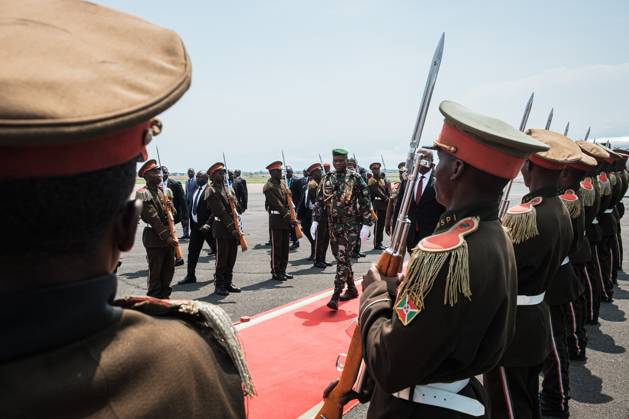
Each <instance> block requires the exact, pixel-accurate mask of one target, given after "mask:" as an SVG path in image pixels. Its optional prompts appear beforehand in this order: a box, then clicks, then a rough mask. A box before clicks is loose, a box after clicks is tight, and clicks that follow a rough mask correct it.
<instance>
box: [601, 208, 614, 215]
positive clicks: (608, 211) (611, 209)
mask: <svg viewBox="0 0 629 419" xmlns="http://www.w3.org/2000/svg"><path fill="white" fill-rule="evenodd" d="M603 212H604V213H605V214H611V213H612V212H614V209H613V208H610V209H606V210H605V211H603Z"/></svg>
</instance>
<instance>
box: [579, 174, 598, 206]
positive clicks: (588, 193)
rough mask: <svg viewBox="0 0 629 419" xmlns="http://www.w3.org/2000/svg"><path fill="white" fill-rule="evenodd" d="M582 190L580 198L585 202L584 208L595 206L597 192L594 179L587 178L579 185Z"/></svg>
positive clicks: (580, 190)
mask: <svg viewBox="0 0 629 419" xmlns="http://www.w3.org/2000/svg"><path fill="white" fill-rule="evenodd" d="M579 186H581V188H580V189H579V196H580V198H581V199H582V200H583V206H585V207H591V206H592V205H594V200H595V199H596V191H595V190H594V185H593V184H592V178H589V177H586V178H585V179H583V180H582V181H581V183H579Z"/></svg>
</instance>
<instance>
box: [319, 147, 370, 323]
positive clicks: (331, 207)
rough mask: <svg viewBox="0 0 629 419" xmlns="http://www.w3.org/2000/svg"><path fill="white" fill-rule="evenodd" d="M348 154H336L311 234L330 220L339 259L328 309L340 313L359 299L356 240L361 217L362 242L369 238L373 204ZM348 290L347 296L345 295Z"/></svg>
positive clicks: (334, 250) (337, 151)
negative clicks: (343, 304)
mask: <svg viewBox="0 0 629 419" xmlns="http://www.w3.org/2000/svg"><path fill="white" fill-rule="evenodd" d="M347 154H348V151H347V150H346V149H344V148H337V149H334V150H332V157H333V164H334V169H335V171H334V172H333V173H328V174H327V175H325V177H324V178H323V180H322V181H321V184H320V185H319V190H318V192H317V202H316V204H315V208H314V210H313V217H312V218H313V220H314V222H313V223H312V226H311V227H310V234H312V235H313V236H315V238H316V234H317V227H318V225H319V222H321V221H323V220H324V219H326V220H327V221H328V228H329V231H330V245H331V246H332V253H333V254H334V257H335V258H336V277H335V279H334V293H333V294H332V298H331V299H330V301H329V302H328V304H327V306H328V307H329V308H330V309H332V310H337V309H338V302H339V300H341V301H347V300H350V299H352V298H356V297H358V290H357V289H356V286H355V285H354V272H353V271H352V258H351V252H352V249H353V247H354V246H355V243H356V240H357V239H358V238H357V237H356V220H357V218H358V217H360V226H361V227H360V233H359V236H360V238H361V239H366V238H367V237H369V227H370V226H371V215H370V212H371V204H370V202H369V190H368V187H367V184H366V183H365V181H364V180H363V179H362V178H361V177H360V175H358V173H356V172H355V171H353V170H347ZM346 286H347V290H346V291H345V293H344V294H343V295H341V292H342V291H343V288H345V287H346Z"/></svg>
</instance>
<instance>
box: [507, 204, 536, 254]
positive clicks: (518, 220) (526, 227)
mask: <svg viewBox="0 0 629 419" xmlns="http://www.w3.org/2000/svg"><path fill="white" fill-rule="evenodd" d="M542 201H543V198H542V197H541V196H536V197H535V198H533V199H531V200H530V201H529V202H525V203H524V204H520V205H516V206H514V207H511V208H509V209H508V210H507V212H506V213H505V215H503V216H502V220H501V221H502V225H503V226H504V227H505V228H506V229H507V232H508V233H509V236H510V237H511V241H512V242H513V243H514V244H519V243H522V242H525V241H527V240H529V239H532V238H533V237H535V236H538V235H539V230H538V229H537V211H536V210H535V207H536V206H537V205H539V204H541V203H542Z"/></svg>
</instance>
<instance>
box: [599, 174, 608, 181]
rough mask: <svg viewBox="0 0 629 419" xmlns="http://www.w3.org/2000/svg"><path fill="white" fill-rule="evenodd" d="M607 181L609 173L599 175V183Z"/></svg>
mask: <svg viewBox="0 0 629 419" xmlns="http://www.w3.org/2000/svg"><path fill="white" fill-rule="evenodd" d="M607 180H608V179H607V173H605V172H601V173H600V174H599V175H598V181H599V182H607Z"/></svg>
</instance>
